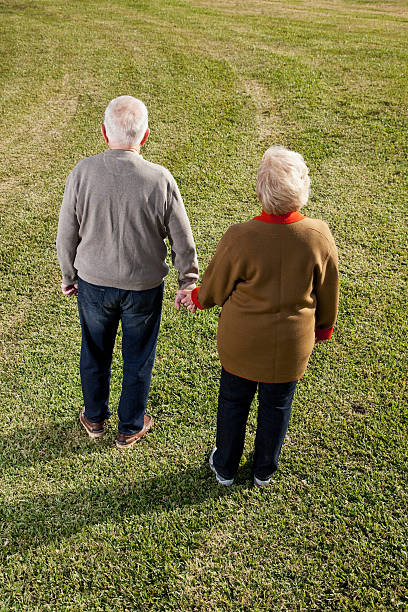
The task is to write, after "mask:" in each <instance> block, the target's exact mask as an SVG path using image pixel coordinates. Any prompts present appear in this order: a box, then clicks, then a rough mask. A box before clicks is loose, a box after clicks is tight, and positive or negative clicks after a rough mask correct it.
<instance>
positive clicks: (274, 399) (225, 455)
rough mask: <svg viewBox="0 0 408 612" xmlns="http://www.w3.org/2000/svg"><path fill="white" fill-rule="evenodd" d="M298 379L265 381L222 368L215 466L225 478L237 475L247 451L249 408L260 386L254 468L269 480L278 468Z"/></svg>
mask: <svg viewBox="0 0 408 612" xmlns="http://www.w3.org/2000/svg"><path fill="white" fill-rule="evenodd" d="M296 384H297V381H295V382H287V383H263V382H259V383H258V382H256V381H253V380H247V379H245V378H241V377H240V376H235V374H230V373H229V372H227V371H226V370H224V368H222V371H221V381H220V390H219V395H218V414H217V442H216V446H217V450H216V452H215V453H214V457H213V461H214V467H215V469H216V470H217V472H218V473H219V474H220V476H222V477H223V478H228V479H229V478H234V476H235V473H236V471H237V469H238V465H239V462H240V459H241V456H242V452H243V450H244V440H245V429H246V423H247V419H248V414H249V409H250V407H251V403H252V400H253V399H254V396H255V393H256V390H257V388H258V400H259V408H258V423H257V429H256V437H255V452H254V457H253V471H254V474H255V476H256V477H257V478H259V479H260V480H267V479H268V478H270V476H272V474H273V473H274V472H275V471H276V470H277V469H278V461H279V455H280V452H281V448H282V444H283V441H284V439H285V435H286V431H287V429H288V425H289V419H290V413H291V408H292V401H293V396H294V394H295V389H296Z"/></svg>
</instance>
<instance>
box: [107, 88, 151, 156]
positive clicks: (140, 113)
mask: <svg viewBox="0 0 408 612" xmlns="http://www.w3.org/2000/svg"><path fill="white" fill-rule="evenodd" d="M104 125H105V129H106V135H107V137H108V139H109V142H114V143H117V144H123V145H127V146H129V147H131V146H137V145H139V144H140V143H141V141H142V139H143V136H144V135H145V133H146V130H147V126H148V115H147V108H146V107H145V105H144V104H143V102H142V101H141V100H138V99H137V98H134V97H133V96H119V97H118V98H114V99H113V100H111V101H110V102H109V104H108V106H107V107H106V110H105V121H104Z"/></svg>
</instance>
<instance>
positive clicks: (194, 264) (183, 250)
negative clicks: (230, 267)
mask: <svg viewBox="0 0 408 612" xmlns="http://www.w3.org/2000/svg"><path fill="white" fill-rule="evenodd" d="M165 226H166V233H167V236H168V239H169V242H170V248H171V260H172V263H173V265H174V267H175V268H176V269H177V270H178V283H179V288H180V289H191V288H193V287H194V286H195V283H196V281H197V279H198V261H197V253H196V248H195V244H194V238H193V233H192V231H191V226H190V221H189V219H188V216H187V213H186V210H185V208H184V203H183V199H182V197H181V194H180V191H179V189H178V187H177V184H176V182H175V181H174V179H173V180H172V182H171V184H170V185H169V193H168V199H167V210H166V214H165Z"/></svg>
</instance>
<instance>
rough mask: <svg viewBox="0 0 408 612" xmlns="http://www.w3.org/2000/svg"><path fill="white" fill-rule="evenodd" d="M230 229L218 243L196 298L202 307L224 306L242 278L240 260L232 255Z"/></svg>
mask: <svg viewBox="0 0 408 612" xmlns="http://www.w3.org/2000/svg"><path fill="white" fill-rule="evenodd" d="M229 233H230V230H227V232H226V233H225V234H224V236H223V237H222V238H221V240H220V242H219V243H218V246H217V249H216V251H215V254H214V257H213V258H212V260H211V261H210V263H209V264H208V266H207V268H206V270H205V272H204V275H203V279H202V282H201V285H200V287H199V288H198V291H197V292H196V294H195V296H194V297H195V298H196V299H197V301H198V303H199V307H200V308H201V309H206V308H212V307H213V306H223V305H224V303H225V302H226V301H227V299H228V297H229V296H230V295H231V293H232V292H233V290H234V287H235V285H236V283H237V282H238V281H239V280H240V273H239V263H238V260H237V259H236V258H234V257H232V255H231V247H232V245H231V241H230V239H229Z"/></svg>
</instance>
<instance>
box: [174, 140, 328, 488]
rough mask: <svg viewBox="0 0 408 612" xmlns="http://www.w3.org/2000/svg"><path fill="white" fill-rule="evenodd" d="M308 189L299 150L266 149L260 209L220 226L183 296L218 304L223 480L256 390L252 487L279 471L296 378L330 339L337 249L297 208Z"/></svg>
mask: <svg viewBox="0 0 408 612" xmlns="http://www.w3.org/2000/svg"><path fill="white" fill-rule="evenodd" d="M309 187H310V179H309V174H308V168H307V166H306V164H305V162H304V160H303V157H302V156H301V155H300V154H299V153H295V152H293V151H289V150H286V149H284V148H281V147H271V148H269V149H268V150H267V151H266V153H265V154H264V156H263V158H262V162H261V165H260V167H259V170H258V177H257V186H256V191H257V195H258V198H259V200H260V202H261V204H262V207H263V210H262V213H261V215H260V216H258V217H254V218H253V219H251V220H250V221H247V222H245V223H239V224H237V225H233V226H231V227H230V228H229V229H228V230H227V231H226V233H225V234H224V236H223V237H222V238H221V240H220V242H219V244H218V246H217V250H216V252H215V255H214V257H213V258H212V260H211V262H210V264H209V265H208V267H207V269H206V271H205V273H204V276H203V279H202V283H201V286H200V287H197V288H196V289H194V290H193V291H192V293H191V295H186V297H185V298H184V301H183V303H184V305H185V306H186V307H187V308H188V309H189V310H191V311H194V310H195V309H196V308H198V309H206V308H212V307H213V306H215V305H218V306H222V311H221V315H220V318H219V324H218V334H217V340H218V352H219V357H220V361H221V364H222V372H221V383H220V390H219V399H218V415H217V441H216V448H215V449H214V450H213V452H212V453H211V456H210V466H211V468H212V470H213V471H214V472H215V475H216V478H217V481H218V482H219V483H221V484H223V485H226V486H228V485H231V484H232V483H233V482H234V476H235V473H236V471H237V469H238V464H239V461H240V458H241V455H242V451H243V447H244V438H245V428H246V422H247V418H248V413H249V409H250V406H251V402H252V400H253V398H254V395H255V392H256V390H257V389H258V399H259V409H258V423H257V430H256V438H255V452H254V457H253V472H254V484H255V485H256V486H264V485H266V484H268V483H269V481H270V479H271V476H272V474H273V473H274V472H275V471H276V470H277V467H278V459H279V455H280V451H281V447H282V444H283V441H284V438H285V435H286V431H287V428H288V424H289V418H290V413H291V406H292V400H293V396H294V393H295V389H296V384H297V381H298V380H299V379H300V378H302V376H303V374H304V372H305V370H306V366H307V363H308V360H309V357H310V354H311V352H312V350H313V346H314V344H315V342H319V341H322V340H328V339H329V338H330V337H331V335H332V331H333V326H334V323H335V320H336V315H337V304H338V268H337V250H336V245H335V243H334V240H333V237H332V235H331V233H330V230H329V228H328V226H327V225H326V223H325V222H324V221H320V220H318V219H311V218H308V217H305V216H304V215H303V214H301V213H300V209H301V208H302V206H304V205H305V204H306V202H307V200H308V196H309Z"/></svg>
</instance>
